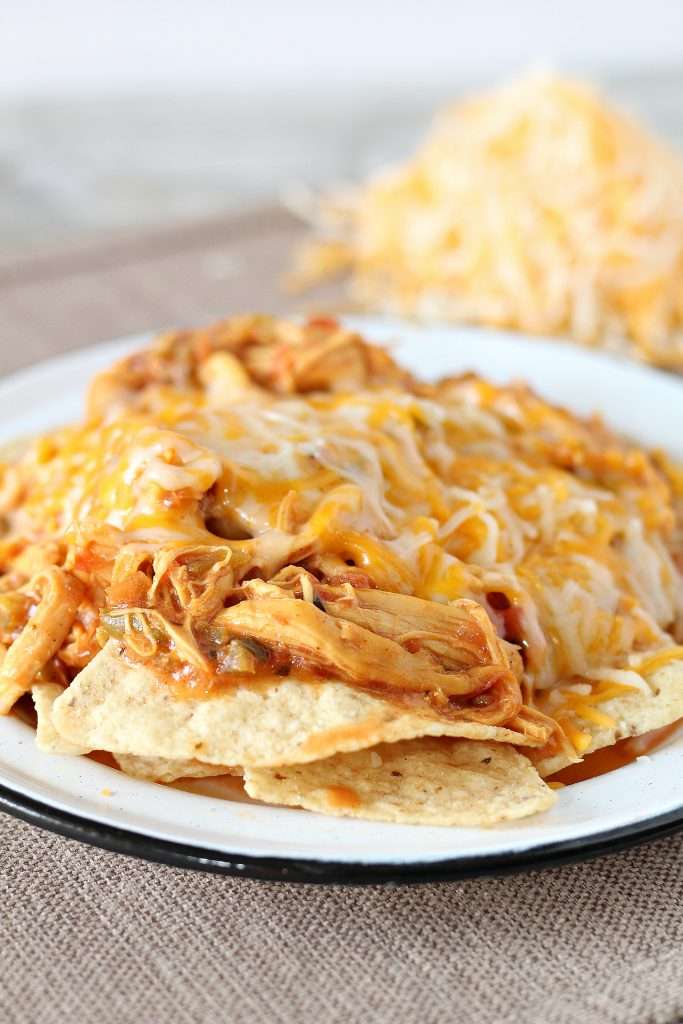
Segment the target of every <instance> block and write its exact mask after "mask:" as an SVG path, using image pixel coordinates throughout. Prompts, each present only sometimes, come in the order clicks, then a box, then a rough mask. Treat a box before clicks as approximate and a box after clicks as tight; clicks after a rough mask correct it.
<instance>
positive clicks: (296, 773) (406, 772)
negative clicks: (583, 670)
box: [244, 738, 556, 827]
mask: <svg viewBox="0 0 683 1024" xmlns="http://www.w3.org/2000/svg"><path fill="white" fill-rule="evenodd" d="M244 785H245V789H246V791H247V793H248V794H249V796H251V797H254V798H256V799H258V800H264V801H266V802H267V803H271V804H284V805H286V806H290V807H305V808H306V809H307V810H309V811H318V812H320V813H322V814H336V815H341V816H345V817H352V818H369V819H371V820H374V821H393V822H399V823H401V824H410V825H464V826H469V827H480V826H486V825H495V824H496V822H499V821H512V820H514V819H516V818H525V817H527V816H528V815H530V814H537V813H538V812H539V811H544V810H546V809H547V808H548V807H551V806H552V804H553V803H554V802H555V799H556V797H555V794H554V793H553V791H552V790H551V789H549V788H548V787H547V786H546V784H545V783H544V782H543V781H542V779H541V778H540V777H539V775H538V773H537V772H536V770H535V769H534V768H533V767H532V765H531V763H530V762H529V761H528V760H527V758H525V757H524V756H523V755H522V754H519V753H517V751H516V750H513V749H512V748H511V747H509V746H507V745H506V744H500V743H477V742H475V741H473V740H453V739H431V738H424V739H415V740H409V741H405V742H402V743H384V744H381V745H380V746H378V747H374V748H373V749H372V750H361V751H356V752H355V753H353V754H337V755H335V756H334V757H329V758H327V759H326V760H324V761H315V762H314V763H313V764H306V765H290V766H285V767H280V768H269V769H266V768H247V769H245V773H244Z"/></svg>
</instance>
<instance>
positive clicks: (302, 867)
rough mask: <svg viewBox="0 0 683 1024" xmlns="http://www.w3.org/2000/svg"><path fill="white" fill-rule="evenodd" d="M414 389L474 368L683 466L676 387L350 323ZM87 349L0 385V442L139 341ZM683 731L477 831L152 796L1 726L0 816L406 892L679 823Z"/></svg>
mask: <svg viewBox="0 0 683 1024" xmlns="http://www.w3.org/2000/svg"><path fill="white" fill-rule="evenodd" d="M353 325H354V326H357V327H358V328H359V329H361V330H363V331H364V332H365V333H366V334H367V336H368V337H370V338H372V339H373V340H377V341H381V342H383V343H387V344H389V345H390V346H391V348H392V350H393V351H394V353H395V354H396V355H397V357H398V358H399V359H400V360H401V361H403V362H404V363H406V364H407V365H408V366H409V367H411V368H412V369H414V370H415V371H416V372H418V373H419V374H420V375H422V376H425V377H437V376H441V375H444V374H452V373H457V372H462V371H465V370H474V371H476V372H478V373H481V374H483V375H484V376H487V377H489V378H490V379H492V380H494V381H496V382H508V381H510V380H526V381H528V382H529V383H530V384H531V385H532V386H533V387H534V388H536V389H537V390H538V391H539V392H540V393H541V394H542V395H543V396H544V397H545V398H548V399H549V400H551V401H553V402H556V403H559V404H561V405H564V406H566V407H568V408H570V409H572V411H574V412H577V413H579V414H589V413H591V412H594V411H599V412H600V413H602V414H603V415H604V417H605V419H606V420H607V422H608V423H609V424H610V425H611V426H613V427H614V428H616V429H617V430H619V431H621V432H623V433H624V434H626V435H628V436H629V437H631V438H633V439H634V440H636V441H637V442H638V443H639V444H641V445H643V446H645V447H656V448H664V449H665V450H667V451H668V452H669V453H670V454H671V455H672V456H673V457H674V458H677V459H679V460H681V461H683V403H682V402H681V398H682V397H683V385H682V384H681V382H680V381H679V380H678V379H676V378H674V377H672V376H669V375H666V374H663V373H660V372H658V371H656V370H653V369H650V368H648V367H644V366H638V365H636V364H632V363H627V362H624V361H620V360H617V359H616V358H613V357H612V356H610V355H608V354H601V353H596V352H592V351H587V350H583V349H579V348H576V347H574V346H571V345H568V344H564V343H561V342H554V341H544V340H537V339H533V340H531V339H526V338H524V337H522V336H519V335H509V334H505V333H502V332H497V331H489V330H484V329H475V328H453V327H439V326H433V327H428V328H426V327H417V326H414V325H409V324H406V323H403V322H400V321H390V320H386V319H382V320H380V319H369V318H363V319H355V320H354V321H353ZM146 340H147V338H146V337H136V338H129V339H124V340H122V341H117V342H112V343H108V344H105V345H99V346H95V347H92V348H88V349H83V350H81V351H79V352H76V353H72V354H70V355H67V356H64V357H61V358H59V359H55V360H52V361H50V362H48V363H44V364H41V365H39V366H35V367H33V368H31V369H30V370H26V371H23V372H21V373H19V374H16V375H14V376H13V377H9V378H6V379H5V380H3V381H0V443H4V442H6V441H9V440H12V439H14V438H17V437H21V436H26V435H29V434H35V433H37V432H40V431H43V430H47V429H50V428H51V427H54V426H57V425H59V424H62V423H66V422H69V421H71V420H75V419H77V418H78V417H79V415H80V414H81V410H82V400H83V394H84V391H85V388H86V386H87V383H88V381H89V380H90V379H91V378H92V376H93V374H95V373H96V372H98V371H99V370H101V369H103V368H104V367H106V366H107V365H109V364H110V363H111V362H112V361H113V360H114V359H115V358H116V357H118V356H119V355H121V354H123V353H124V352H126V351H129V350H131V349H133V348H135V347H139V346H141V345H143V344H144V343H145V341H146ZM681 778H683V734H681V733H675V734H673V735H672V736H670V737H669V739H668V740H667V741H666V742H665V743H664V744H663V745H662V746H661V747H659V748H658V749H657V750H656V751H655V752H654V753H652V755H651V756H649V757H646V758H639V759H637V760H636V761H634V762H632V763H630V764H628V765H626V766H624V767H622V768H620V769H619V770H617V771H613V772H609V773H607V774H604V775H600V776H598V777H596V778H592V779H589V780H587V781H584V782H581V783H577V784H575V785H572V786H568V787H566V788H565V789H563V790H561V792H560V794H559V799H558V801H557V803H556V805H555V806H554V807H553V808H552V809H551V810H549V811H546V812H545V813H543V814H540V815H537V816H536V817H533V818H529V819H525V820H522V821H519V822H511V823H506V824H502V825H499V826H496V827H493V828H488V829H466V828H431V827H425V826H412V825H393V824H379V823H376V822H369V821H357V820H351V819H345V818H332V817H326V816H322V815H317V814H312V813H309V812H307V811H301V810H295V809H291V808H283V807H271V806H267V805H265V804H260V803H256V802H252V801H248V800H246V799H245V798H244V797H243V796H241V794H240V792H239V791H238V789H237V788H236V787H235V786H234V785H232V786H231V784H230V783H220V782H219V780H216V782H213V781H211V780H210V781H209V782H208V783H205V782H202V783H199V781H197V783H194V784H193V783H188V784H181V785H179V786H161V785H155V784H152V783H146V782H142V781H140V780H137V779H133V778H129V777H128V776H126V775H123V774H122V773H120V772H118V771H116V770H115V769H113V768H111V767H109V766H107V765H106V764H102V763H99V762H97V761H94V760H92V759H89V758H82V757H81V758H75V757H64V756H57V755H54V754H44V753H42V752H41V751H39V750H37V749H36V747H35V744H34V740H33V734H32V730H31V728H30V726H29V725H28V724H26V723H25V722H23V721H22V720H20V718H18V717H16V716H9V717H7V718H4V719H2V720H0V808H2V809H4V810H6V811H9V812H10V813H12V814H15V815H16V816H18V817H21V818H24V819H25V820H27V821H30V822H32V823H34V824H37V825H41V826H44V827H46V828H49V829H51V830H53V831H56V832H59V833H61V834H62V835H66V836H71V837H73V838H75V839H80V840H82V841H84V842H88V843H92V844H94V845H97V846H101V847H104V848H106V849H110V850H116V851H119V852H121V853H125V854H130V855H136V856H141V857H145V858H148V859H151V860H157V861H162V862H165V863H169V864H174V865H180V866H185V867H191V868H199V869H203V870H211V871H216V872H223V873H228V874H237V875H242V876H248V877H252V878H259V879H272V880H288V881H311V882H329V883H341V884H343V883H349V882H352V883H362V882H365V883H373V882H394V883H396V882H411V881H412V882H414V881H429V880H436V879H450V878H464V877H471V876H474V875H483V874H491V873H500V872H506V871H516V870H525V869H529V868H532V867H533V868H540V867H549V866H552V865H555V864H558V863H563V862H566V861H571V860H576V859H580V858H583V857H589V856H594V855H597V854H602V853H607V852H610V851H613V850H617V849H620V848H622V847H623V846H626V845H629V844H631V843H636V842H639V841H643V840H646V839H651V838H655V837H658V836H662V835H666V834H669V833H671V832H673V831H676V830H677V829H679V828H682V827H683V783H681V781H680V780H681Z"/></svg>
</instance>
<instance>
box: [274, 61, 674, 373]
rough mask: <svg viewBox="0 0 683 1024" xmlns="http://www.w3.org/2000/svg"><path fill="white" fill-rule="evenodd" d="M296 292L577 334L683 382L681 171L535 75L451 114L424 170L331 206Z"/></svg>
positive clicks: (569, 87) (660, 151)
mask: <svg viewBox="0 0 683 1024" xmlns="http://www.w3.org/2000/svg"><path fill="white" fill-rule="evenodd" d="M315 223H316V226H317V229H318V233H319V239H318V240H317V241H316V242H314V243H312V244H309V245H307V246H306V247H305V248H304V249H303V250H302V252H301V253H300V254H299V259H298V264H297V267H296V270H295V274H294V280H295V281H296V282H297V283H299V284H310V283H312V282H314V281H316V280H319V279H321V278H323V277H327V276H329V275H330V274H331V273H333V272H338V271H339V270H342V269H344V270H350V272H351V289H352V295H353V298H354V299H355V300H356V301H359V302H360V303H361V304H362V305H363V306H365V307H369V308H371V309H374V310H380V311H382V312H391V313H398V314H402V315H408V316H415V317H419V318H421V319H448V320H454V321H460V322H470V323H479V324H488V325H492V326H498V327H505V328H513V329H518V330H522V331H527V332H530V333H533V334H546V335H565V336H569V337H572V338H574V339H577V340H580V341H582V342H584V343H586V344H589V345H603V346H607V347H609V348H612V349H617V350H620V351H623V352H628V353H630V354H632V355H637V356H639V357H640V358H642V359H646V360H648V361H650V362H654V363H657V364H659V365H661V366H667V367H670V368H675V369H679V370H682V371H683V161H682V160H681V158H680V157H679V155H678V154H677V153H675V152H674V151H673V150H671V149H669V148H667V146H666V145H665V144H664V143H662V142H660V141H658V140H657V139H655V138H654V137H652V136H651V135H649V134H648V133H647V132H646V131H645V130H644V129H643V128H642V127H641V126H640V125H639V124H638V123H636V122H635V121H633V120H631V119H630V118H629V117H627V116H626V115H624V114H623V113H621V112H620V111H617V110H615V109H613V108H611V107H609V106H608V105H606V103H605V102H604V101H603V100H602V99H601V97H600V96H599V95H598V94H597V93H596V92H595V91H594V90H593V89H591V88H589V87H587V86H586V85H583V84H580V83H577V82H573V81H568V80H565V79H562V78H558V77H555V76H553V75H551V74H547V73H544V74H541V73H534V74H530V75H527V76H525V77H523V78H521V79H519V80H517V81H514V82H512V83H511V84H509V85H507V86H504V87H503V88H499V89H497V90H495V91H492V92H489V93H486V94H483V95H480V96H478V97H475V98H473V99H469V100H467V101H465V102H462V103H459V104H457V105H455V106H453V107H451V108H448V109H446V110H444V111H443V112H441V113H440V114H439V115H438V116H437V118H436V120H435V122H434V124H433V126H432V128H431V131H430V133H429V135H428V137H427V139H426V140H425V142H424V143H423V144H422V146H421V147H420V148H419V150H418V151H417V153H416V155H415V156H414V158H413V159H412V160H410V161H408V162H407V163H405V164H403V165H402V166H399V167H396V168H393V169H390V170H388V171H386V172H384V173H382V174H380V175H379V176H377V177H375V178H374V179H372V180H371V181H370V182H369V183H367V185H365V186H364V187H362V188H359V189H357V190H354V191H349V192H347V193H345V194H341V195H336V196H333V197H330V198H328V199H326V200H324V201H323V202H322V203H321V204H320V206H319V207H318V208H317V209H316V212H315Z"/></svg>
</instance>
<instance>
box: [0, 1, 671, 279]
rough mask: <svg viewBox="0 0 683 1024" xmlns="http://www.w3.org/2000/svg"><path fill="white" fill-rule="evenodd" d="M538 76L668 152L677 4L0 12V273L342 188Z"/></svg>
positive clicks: (57, 4) (112, 5)
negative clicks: (447, 121)
mask: <svg viewBox="0 0 683 1024" xmlns="http://www.w3.org/2000/svg"><path fill="white" fill-rule="evenodd" d="M539 63H540V64H543V63H545V64H549V65H551V66H555V67H556V68H557V69H558V70H560V71H562V72H564V73H570V74H575V75H580V76H585V77H587V78H589V79H591V80H595V81H596V82H597V83H598V84H599V85H600V86H602V87H603V88H604V89H605V90H606V93H607V96H608V97H609V98H610V99H611V100H613V101H615V102H617V103H618V104H621V105H623V106H625V107H627V108H629V109H631V110H632V111H633V112H634V113H635V114H636V115H637V116H639V117H641V118H643V120H645V122H646V123H648V124H649V125H650V126H651V127H652V129H653V130H654V131H656V132H659V133H660V134H662V135H664V136H668V137H669V138H671V139H672V140H673V141H674V142H676V143H678V144H679V145H680V146H681V148H683V117H682V116H681V107H682V105H683V102H682V101H683V0H603V2H601V0H573V2H566V0H565V2H556V0H555V2H554V0H479V2H476V3H458V2H450V3H449V2H445V0H418V2H412V3H407V2H405V0H389V2H388V0H340V2H337V3H330V2H328V0H315V2H314V0H250V2H248V3H247V2H239V3H228V2H225V0H157V2H150V0H0V264H2V263H3V262H4V261H5V260H9V261H10V262H13V261H14V259H15V258H16V255H17V253H19V252H22V253H24V254H27V255H29V256H30V254H31V253H32V252H34V251H41V250H43V249H44V248H45V247H46V246H47V247H50V246H54V245H61V244H62V243H63V242H65V241H68V240H70V239H74V238H79V237H85V236H92V235H97V234H99V233H101V232H110V231H120V230H123V231H126V232H127V231H131V230H133V231H138V230H141V229H143V228H144V227H145V226H150V227H154V228H156V227H158V226H161V225H166V224H174V223H178V222H185V221H194V220H196V219H197V218H213V217H215V216H219V215H221V214H224V213H226V212H227V211H233V210H237V209H243V208H245V207H247V206H250V205H254V204H258V203H262V202H264V201H265V202H270V201H273V200H277V199H278V198H279V197H281V196H283V195H287V194H291V191H292V190H293V189H297V188H300V187H301V186H302V185H304V186H312V187H313V188H316V189H317V188H325V187H326V186H328V185H329V184H330V183H333V182H339V181H350V180H351V181H353V180H358V179H360V178H363V177H364V176H365V175H367V174H368V173H369V172H371V171H373V170H374V169H376V168H377V167H378V166H380V165H382V164H385V163H386V162H392V161H395V160H399V159H403V158H405V157H406V156H407V155H408V154H410V153H411V152H412V150H413V148H414V146H415V144H416V143H417V141H418V140H419V138H420V137H421V136H422V135H423V134H424V132H425V130H426V127H427V125H428V123H429V119H430V117H431V114H432V112H433V111H434V110H435V109H436V108H437V107H439V106H441V105H442V104H444V103H446V102H448V101H451V100H453V99H454V98H456V97H458V96H459V95H461V94H462V92H463V90H466V89H472V88H479V87H482V86H491V85H495V84H496V83H498V82H500V81H502V80H505V79H506V78H509V77H511V76H512V75H514V74H516V73H518V72H520V71H522V70H523V69H525V68H526V67H528V66H529V65H530V64H539Z"/></svg>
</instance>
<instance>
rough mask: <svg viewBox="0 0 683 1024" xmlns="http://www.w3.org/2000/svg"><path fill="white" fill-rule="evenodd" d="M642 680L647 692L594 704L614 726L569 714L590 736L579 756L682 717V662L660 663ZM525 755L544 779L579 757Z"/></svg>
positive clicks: (576, 760) (542, 753)
mask: <svg viewBox="0 0 683 1024" xmlns="http://www.w3.org/2000/svg"><path fill="white" fill-rule="evenodd" d="M646 681H647V683H648V685H649V686H650V689H651V691H652V692H651V693H641V692H640V691H636V692H633V693H625V694H622V695H621V696H618V697H613V698H612V699H611V700H606V701H605V702H604V703H602V704H598V705H597V706H596V711H599V712H600V713H601V714H604V715H608V716H609V717H610V718H612V719H614V725H597V724H596V723H594V722H589V721H586V719H585V718H580V717H578V716H576V715H574V716H573V721H574V722H575V724H576V726H577V728H579V729H581V731H582V732H588V733H590V736H591V741H590V744H589V745H588V747H587V748H586V750H585V751H584V752H583V756H585V755H586V754H592V753H593V751H594V750H600V749H601V748H602V747H611V746H612V744H613V743H616V742H617V740H623V739H626V738H627V737H629V736H642V734H643V733H645V732H650V731H651V730H652V729H661V728H662V727H663V726H665V725H671V723H672V722H675V721H677V720H678V719H679V718H683V661H672V662H670V663H669V664H668V665H664V666H663V667H662V668H660V669H658V670H657V671H656V672H653V673H652V675H651V676H648V678H647V680H646ZM529 756H530V758H531V760H532V761H533V762H534V763H535V765H536V768H537V769H538V771H539V773H540V774H541V775H542V776H543V777H544V778H545V777H546V776H548V775H553V774H554V773H555V772H559V771H560V770H561V769H562V768H566V767H567V766H568V765H570V764H576V763H577V762H578V761H580V760H581V758H579V757H577V758H576V759H575V760H574V761H572V760H570V759H569V758H568V757H566V756H564V755H563V754H551V755H549V756H545V755H544V752H543V751H542V750H539V751H530V753H529Z"/></svg>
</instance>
